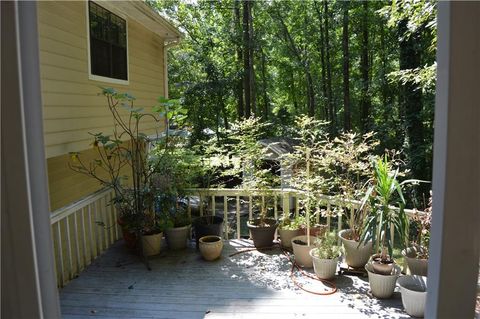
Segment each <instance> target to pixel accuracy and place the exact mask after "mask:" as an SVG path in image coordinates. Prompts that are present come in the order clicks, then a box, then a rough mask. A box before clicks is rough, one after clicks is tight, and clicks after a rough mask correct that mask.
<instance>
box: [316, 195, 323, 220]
mask: <svg viewBox="0 0 480 319" xmlns="http://www.w3.org/2000/svg"><path fill="white" fill-rule="evenodd" d="M317 202H318V204H317V211H316V212H315V222H316V223H317V224H320V212H321V211H322V207H321V205H320V204H321V201H320V200H318V201H317Z"/></svg>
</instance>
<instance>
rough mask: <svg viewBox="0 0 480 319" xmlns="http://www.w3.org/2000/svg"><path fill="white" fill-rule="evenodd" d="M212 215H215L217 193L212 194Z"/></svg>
mask: <svg viewBox="0 0 480 319" xmlns="http://www.w3.org/2000/svg"><path fill="white" fill-rule="evenodd" d="M212 216H215V195H214V196H212Z"/></svg>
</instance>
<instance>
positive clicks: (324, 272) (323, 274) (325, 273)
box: [310, 248, 339, 279]
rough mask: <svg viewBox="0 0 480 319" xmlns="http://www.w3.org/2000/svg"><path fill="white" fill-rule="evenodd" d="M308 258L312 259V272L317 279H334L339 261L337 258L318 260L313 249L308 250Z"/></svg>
mask: <svg viewBox="0 0 480 319" xmlns="http://www.w3.org/2000/svg"><path fill="white" fill-rule="evenodd" d="M310 257H312V262H313V270H314V271H315V275H317V277H318V278H320V279H332V278H334V277H335V273H336V272H337V265H338V260H339V258H338V257H337V258H334V259H320V258H319V257H318V254H317V253H316V249H315V248H313V249H311V250H310Z"/></svg>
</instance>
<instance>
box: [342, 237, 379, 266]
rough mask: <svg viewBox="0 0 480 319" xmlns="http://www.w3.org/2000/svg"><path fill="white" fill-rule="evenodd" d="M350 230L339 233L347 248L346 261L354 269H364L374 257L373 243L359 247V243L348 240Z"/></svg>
mask: <svg viewBox="0 0 480 319" xmlns="http://www.w3.org/2000/svg"><path fill="white" fill-rule="evenodd" d="M350 232H351V230H350V229H344V230H342V231H340V232H339V233H338V236H339V237H340V239H341V240H342V243H343V246H344V247H345V260H346V262H347V265H349V266H350V267H352V268H362V267H364V266H365V264H366V263H367V262H368V259H369V258H370V256H371V255H372V246H373V245H372V242H368V243H367V244H366V245H360V246H359V245H358V241H354V240H350V239H347V237H348V234H349V233H350Z"/></svg>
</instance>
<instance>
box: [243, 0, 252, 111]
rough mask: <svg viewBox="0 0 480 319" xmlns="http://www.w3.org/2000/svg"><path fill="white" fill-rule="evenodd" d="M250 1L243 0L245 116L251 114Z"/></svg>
mask: <svg viewBox="0 0 480 319" xmlns="http://www.w3.org/2000/svg"><path fill="white" fill-rule="evenodd" d="M250 12H251V3H250V1H243V24H242V25H243V72H244V75H243V87H244V93H245V108H244V111H245V112H244V113H245V117H247V118H248V117H250V116H251V114H252V95H251V93H252V79H251V77H252V76H253V74H252V66H251V65H252V64H253V61H252V60H251V58H252V56H251V55H250V44H251V41H250V17H251V14H250Z"/></svg>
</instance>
